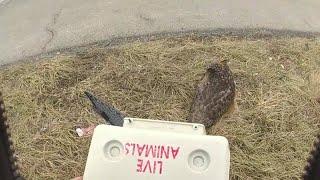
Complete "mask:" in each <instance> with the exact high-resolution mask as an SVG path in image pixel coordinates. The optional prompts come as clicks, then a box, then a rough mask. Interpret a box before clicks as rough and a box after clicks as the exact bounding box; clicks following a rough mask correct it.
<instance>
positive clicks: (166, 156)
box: [160, 146, 170, 159]
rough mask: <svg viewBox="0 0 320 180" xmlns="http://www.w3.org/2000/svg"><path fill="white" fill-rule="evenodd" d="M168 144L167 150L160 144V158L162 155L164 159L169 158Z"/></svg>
mask: <svg viewBox="0 0 320 180" xmlns="http://www.w3.org/2000/svg"><path fill="white" fill-rule="evenodd" d="M169 152H170V150H169V146H167V151H166V150H165V148H164V146H161V155H160V158H162V156H163V155H164V156H165V158H166V159H169Z"/></svg>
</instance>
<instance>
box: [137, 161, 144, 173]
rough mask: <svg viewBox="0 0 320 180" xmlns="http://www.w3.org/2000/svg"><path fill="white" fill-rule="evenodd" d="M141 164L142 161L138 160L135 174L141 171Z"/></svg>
mask: <svg viewBox="0 0 320 180" xmlns="http://www.w3.org/2000/svg"><path fill="white" fill-rule="evenodd" d="M142 163H143V160H141V159H138V163H137V172H141V171H142Z"/></svg>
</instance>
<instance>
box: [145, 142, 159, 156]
mask: <svg viewBox="0 0 320 180" xmlns="http://www.w3.org/2000/svg"><path fill="white" fill-rule="evenodd" d="M156 151H157V149H156V146H155V147H154V148H153V146H152V145H147V148H146V154H145V157H149V154H150V152H152V157H153V158H155V157H156Z"/></svg>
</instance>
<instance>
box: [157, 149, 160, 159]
mask: <svg viewBox="0 0 320 180" xmlns="http://www.w3.org/2000/svg"><path fill="white" fill-rule="evenodd" d="M159 152H160V146H158V150H157V158H159Z"/></svg>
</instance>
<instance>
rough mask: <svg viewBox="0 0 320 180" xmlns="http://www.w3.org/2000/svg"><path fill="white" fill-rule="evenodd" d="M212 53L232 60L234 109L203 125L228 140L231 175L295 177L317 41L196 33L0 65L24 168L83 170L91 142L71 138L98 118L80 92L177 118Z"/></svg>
mask: <svg viewBox="0 0 320 180" xmlns="http://www.w3.org/2000/svg"><path fill="white" fill-rule="evenodd" d="M306 44H308V48H307V47H306ZM214 56H215V57H219V58H222V59H228V60H230V67H231V69H232V71H233V72H234V75H235V80H236V83H237V99H236V101H237V104H238V109H237V110H236V111H235V112H234V113H233V114H231V115H229V116H228V117H225V118H223V119H222V120H221V121H220V122H219V123H218V124H217V125H216V126H215V127H213V128H212V129H210V130H209V133H210V134H218V135H224V136H226V137H227V138H228V139H229V140H230V144H231V153H232V157H231V161H232V163H231V164H232V166H231V175H232V178H233V179H297V178H299V176H300V174H301V173H302V170H303V166H304V165H305V160H306V158H307V156H308V152H309V150H310V147H311V144H312V142H313V140H314V137H315V135H316V134H317V133H319V123H320V105H319V104H318V103H317V102H316V100H315V99H316V97H318V96H320V92H319V89H320V84H319V83H320V82H319V79H320V71H319V69H320V43H319V42H317V41H316V40H312V39H303V38H294V39H269V40H244V39H236V38H220V39H219V38H207V39H200V38H196V37H193V36H189V37H185V38H171V39H162V40H155V41H151V42H147V43H141V42H133V43H130V44H127V45H122V46H120V47H117V48H114V49H105V48H102V47H101V48H100V47H99V46H96V47H95V48H91V49H88V51H87V52H82V53H81V55H80V54H78V55H76V54H74V55H70V54H68V53H67V52H61V54H59V55H56V56H54V57H50V58H44V59H43V60H41V61H38V62H36V63H22V64H16V65H10V66H7V67H4V68H2V69H1V70H0V82H1V84H0V89H2V91H3V92H4V94H5V102H6V105H7V110H8V116H9V118H10V123H11V129H12V131H13V137H14V140H15V145H16V149H17V152H18V154H19V157H20V160H21V164H22V172H23V174H24V175H25V176H26V177H27V179H68V178H71V177H74V176H78V175H81V174H82V172H83V170H84V165H85V161H86V156H87V152H88V148H89V143H90V139H85V138H78V137H77V136H76V135H75V134H74V126H76V125H88V124H91V123H94V124H97V123H102V122H103V121H102V120H101V119H100V118H99V117H98V116H96V115H95V114H94V113H93V111H92V110H91V107H90V104H89V102H88V101H87V100H86V99H85V97H84V95H83V91H84V90H90V91H92V92H94V93H95V94H96V95H98V96H99V97H102V98H103V99H105V100H106V101H108V102H110V103H112V104H114V105H115V106H116V107H117V108H118V109H120V110H122V111H123V112H125V113H126V114H127V115H128V116H131V117H141V118H154V119H168V120H184V119H185V118H186V117H187V115H188V111H189V107H190V104H191V100H192V97H193V95H194V87H195V85H196V84H197V81H198V80H200V78H201V75H202V73H203V72H204V67H205V66H206V65H207V64H208V63H209V62H210V61H211V59H212V57H214Z"/></svg>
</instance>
